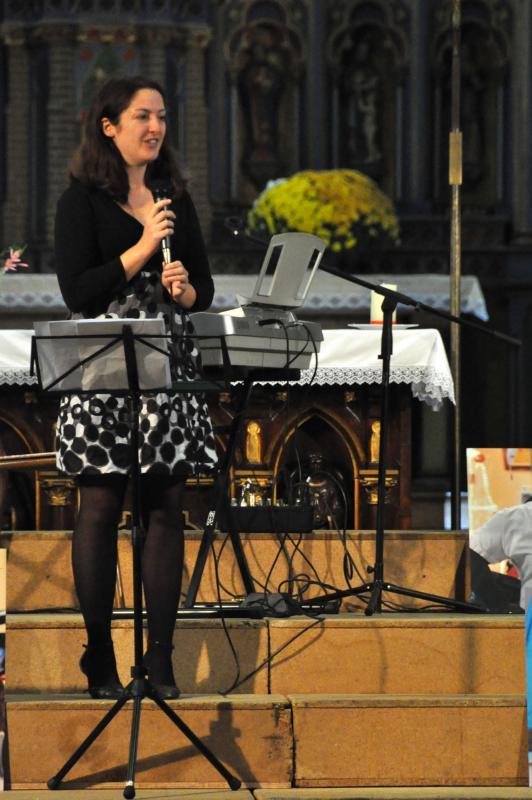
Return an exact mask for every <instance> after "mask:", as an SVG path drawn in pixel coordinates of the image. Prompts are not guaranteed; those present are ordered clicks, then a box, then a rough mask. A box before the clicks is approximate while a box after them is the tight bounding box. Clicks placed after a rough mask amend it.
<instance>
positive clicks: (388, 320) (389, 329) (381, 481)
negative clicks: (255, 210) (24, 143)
mask: <svg viewBox="0 0 532 800" xmlns="http://www.w3.org/2000/svg"><path fill="white" fill-rule="evenodd" d="M238 222H239V223H240V224H237V223H238ZM227 227H229V228H230V230H231V231H232V233H233V235H234V236H237V235H239V234H240V233H242V232H243V223H242V220H235V218H229V219H228V220H227ZM249 238H250V239H252V240H254V241H257V242H259V241H260V240H259V239H258V238H256V237H249ZM260 243H261V244H262V245H264V242H262V241H261V242H260ZM319 269H321V270H322V271H323V272H328V273H330V274H331V275H335V276H336V277H338V278H343V279H344V280H347V281H349V282H350V283H356V284H358V285H360V286H364V287H366V288H367V289H371V290H372V291H374V292H376V293H377V294H380V295H382V297H383V302H382V312H383V323H382V336H381V353H380V356H379V358H380V359H382V381H381V437H380V443H379V470H378V477H377V515H376V530H375V563H374V565H373V566H372V567H368V572H369V573H370V574H372V575H373V576H374V577H373V581H367V582H365V583H363V584H361V585H360V586H358V587H352V588H349V589H344V590H340V591H337V592H328V593H326V594H322V595H319V596H317V597H312V598H310V599H309V600H307V605H309V606H313V605H316V606H320V605H322V604H323V603H324V602H331V601H334V600H341V599H342V598H344V597H352V596H356V595H359V594H367V593H368V592H370V599H369V602H368V605H367V607H366V609H365V614H366V615H367V616H371V615H373V614H374V613H376V612H379V613H380V612H381V611H382V594H383V592H385V591H386V592H391V593H394V594H399V595H404V596H407V597H413V598H416V599H420V600H426V601H428V602H430V603H435V604H438V605H443V606H446V607H447V608H450V609H453V610H455V611H463V612H467V613H483V611H484V609H482V608H480V606H477V605H474V604H472V603H467V602H465V601H463V600H454V599H452V598H449V597H440V596H439V595H434V594H428V593H427V592H420V591H417V590H415V589H407V588H405V587H402V586H397V585H395V584H392V583H388V582H387V581H385V579H384V513H385V505H386V459H387V448H388V428H389V409H390V398H389V382H390V359H391V356H392V352H393V323H392V319H393V312H394V311H395V309H396V307H397V304H398V303H402V304H403V305H407V306H412V307H413V308H414V309H415V310H416V311H420V310H424V311H427V312H428V313H429V314H433V315H435V316H438V317H442V318H443V319H446V320H448V321H450V322H453V323H457V324H458V325H466V326H467V327H470V328H475V329H477V330H481V331H483V332H484V333H487V334H488V335H490V336H493V337H495V338H497V339H500V340H502V341H504V342H506V343H507V344H511V345H512V346H514V347H520V346H521V341H520V340H519V339H516V338H514V337H513V336H509V335H508V334H505V333H501V332H500V331H496V330H493V329H491V328H489V327H487V326H485V325H482V324H480V323H479V322H476V321H474V320H468V319H464V318H463V317H462V316H456V315H454V314H449V313H447V312H446V311H440V310H439V309H435V308H432V307H431V306H429V305H427V304H426V303H422V302H420V301H418V300H415V299H414V298H413V297H409V296H408V295H406V294H403V293H402V292H396V291H393V290H392V289H388V288H386V287H384V286H380V285H378V284H375V283H371V282H370V281H366V280H363V279H362V278H358V277H354V276H353V275H348V274H346V273H345V272H342V271H340V270H338V269H335V268H334V267H330V266H328V265H326V264H324V263H323V260H322V262H321V263H320V266H319ZM457 402H459V398H457Z"/></svg>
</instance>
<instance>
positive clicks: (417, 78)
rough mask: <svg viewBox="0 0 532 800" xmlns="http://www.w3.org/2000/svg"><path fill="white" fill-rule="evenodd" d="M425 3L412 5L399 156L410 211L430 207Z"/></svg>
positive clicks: (427, 47) (428, 53) (428, 56)
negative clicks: (406, 101)
mask: <svg viewBox="0 0 532 800" xmlns="http://www.w3.org/2000/svg"><path fill="white" fill-rule="evenodd" d="M429 11H430V9H429V8H428V4H427V3H426V2H424V0H414V2H413V3H412V28H411V42H412V44H411V51H410V52H411V61H410V73H409V78H408V84H407V86H408V94H409V97H410V103H409V117H408V123H407V126H406V128H407V131H408V133H407V137H406V138H407V142H406V148H404V150H403V152H402V153H399V154H398V157H399V158H401V159H404V166H405V170H406V176H405V177H406V180H405V197H404V200H405V203H406V204H407V206H408V207H410V208H412V210H414V211H417V212H420V211H426V210H428V208H429V207H430V199H431V198H430V187H431V184H432V175H431V174H430V155H429V151H428V143H429V142H430V139H431V137H430V136H428V135H427V133H428V128H427V126H428V124H429V123H428V120H429V119H430V114H429V113H428V106H429V77H430V70H429V68H428V65H429V64H430V48H429V19H428V12H429Z"/></svg>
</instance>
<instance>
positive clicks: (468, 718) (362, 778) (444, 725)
mask: <svg viewBox="0 0 532 800" xmlns="http://www.w3.org/2000/svg"><path fill="white" fill-rule="evenodd" d="M171 706H172V708H174V709H175V711H176V713H178V714H179V715H180V716H182V718H183V720H184V722H186V724H188V725H189V726H190V727H191V728H192V730H193V731H194V732H195V733H196V734H197V735H198V736H199V737H200V738H201V739H202V740H203V741H204V743H205V744H206V745H207V746H208V747H210V748H211V749H212V750H213V751H214V752H215V753H216V755H217V756H218V757H219V758H220V759H221V760H222V761H223V763H224V764H225V765H226V766H227V767H228V768H229V769H230V770H231V771H232V772H233V773H234V774H236V775H237V776H238V777H240V778H241V779H242V780H243V782H244V787H247V788H252V787H260V788H263V789H267V788H270V789H271V788H277V789H289V788H291V787H296V788H309V789H310V788H312V789H313V790H316V789H319V788H321V789H324V790H325V789H326V790H327V791H330V790H331V788H333V787H355V786H359V787H370V786H375V787H379V786H380V787H385V786H386V787H405V786H409V787H413V786H426V787H437V786H445V787H449V786H455V787H464V786H474V787H480V786H483V785H484V786H486V787H496V786H499V787H517V786H520V785H522V786H524V785H525V784H526V783H527V779H528V764H527V744H526V742H527V736H526V707H525V698H524V697H520V696H506V697H502V696H498V697H487V696H484V697H472V696H466V695H455V696H449V697H428V696H419V695H418V696H410V697H405V696H389V697H384V696H382V695H369V696H368V695H367V696H362V695H328V696H327V695H314V696H309V695H307V696H305V695H292V696H289V697H287V698H285V697H282V696H278V695H269V696H267V697H256V696H255V697H250V696H239V697H229V698H220V697H212V696H211V697H209V696H205V697H202V698H194V697H187V698H184V699H180V700H178V701H172V703H171ZM111 707H112V704H111V703H107V702H104V701H92V700H81V699H79V697H74V696H73V697H66V696H63V697H60V698H53V697H49V698H39V699H35V697H33V698H32V697H29V696H27V697H15V698H9V697H8V701H7V726H8V736H9V767H10V774H11V781H12V786H13V788H16V789H32V788H43V787H44V785H45V783H46V781H47V780H48V779H49V778H50V777H51V776H52V775H54V774H55V773H56V772H57V770H58V769H59V768H60V767H61V766H62V765H63V763H64V762H65V761H66V760H67V759H68V758H69V757H70V755H71V754H72V752H73V750H74V749H75V748H76V747H77V746H78V744H79V743H80V742H81V740H82V739H83V738H84V737H85V736H86V735H87V734H88V733H89V732H90V730H92V728H93V727H94V725H95V724H96V723H97V722H98V721H99V720H100V719H101V717H102V715H103V714H104V713H105V711H107V710H108V709H109V708H111ZM131 714H132V712H131V703H128V705H127V706H126V707H125V709H123V710H121V711H120V712H119V713H118V715H117V716H116V717H115V719H114V720H113V721H112V723H111V724H110V725H109V727H108V728H106V729H105V731H104V732H103V733H102V735H101V737H99V739H98V740H97V741H96V742H95V743H94V744H93V746H92V747H91V748H90V749H89V750H88V752H87V753H86V754H85V755H84V756H83V758H82V759H81V760H80V761H79V762H78V764H77V765H76V766H75V767H74V768H73V770H72V772H71V773H69V775H68V776H67V778H68V780H65V783H64V784H63V786H64V787H65V788H66V789H79V788H84V787H85V788H86V787H89V786H94V787H98V788H111V787H117V786H122V785H123V782H124V778H125V770H126V762H127V753H128V747H129V732H130V723H131ZM44 731H45V732H46V734H45V735H43V732H44ZM502 731H504V735H502V736H501V735H500V732H502ZM136 783H137V785H138V786H139V788H173V787H176V788H202V787H203V788H205V789H215V788H220V789H221V788H226V786H224V782H223V779H222V778H220V776H219V775H218V774H217V773H216V771H215V770H214V768H213V767H212V766H211V765H210V764H209V763H208V762H207V761H205V759H204V758H203V757H201V756H200V755H199V754H198V753H197V752H196V751H195V750H194V748H193V747H192V746H191V745H189V743H188V742H186V741H185V740H184V738H183V736H182V735H181V734H180V733H179V732H178V731H177V729H175V728H174V726H173V725H172V723H171V722H170V721H169V720H168V719H167V717H166V716H165V715H164V714H163V713H162V712H161V711H160V710H159V709H158V708H157V707H156V706H155V705H154V704H153V703H151V702H150V701H144V703H143V707H142V714H141V727H140V744H139V753H138V760H137V775H136ZM349 791H352V789H351V788H350V789H349ZM388 791H389V789H388ZM426 791H427V790H426ZM431 791H432V790H431ZM462 791H463V789H462ZM512 791H513V789H512ZM277 796H278V797H279V800H281V799H282V798H284V797H286V798H287V800H288V798H289V797H290V796H291V795H284V794H283V793H280V794H276V793H275V792H270V794H269V795H266V796H265V797H263V798H261V800H266V797H268V798H270V800H273V798H275V797H277ZM305 796H306V797H307V798H311V797H313V796H316V797H319V796H321V797H327V795H326V794H325V795H324V794H321V795H318V794H316V795H313V794H311V793H307V795H302V797H305ZM329 796H331V797H334V796H336V797H337V798H347V797H350V796H351V795H349V794H346V793H345V792H344V793H343V794H342V793H337V794H336V795H329ZM354 796H355V797H356V795H354ZM411 796H413V797H416V796H419V797H426V798H427V800H428V798H431V797H432V798H434V797H437V796H438V795H434V794H432V795H431V794H423V793H420V794H419V795H415V794H414V795H411ZM440 796H441V795H440ZM445 796H446V795H443V797H445ZM451 796H452V795H451ZM462 796H463V797H464V798H465V797H467V796H468V795H466V794H464V795H462ZM473 796H474V795H471V797H473ZM509 796H511V795H509ZM295 797H297V795H295ZM358 797H368V795H367V794H362V795H358ZM455 797H460V795H459V794H458V795H455ZM480 797H482V795H480ZM487 797H489V794H488V795H487ZM499 797H505V795H499Z"/></svg>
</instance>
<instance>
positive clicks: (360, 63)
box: [344, 41, 382, 164]
mask: <svg viewBox="0 0 532 800" xmlns="http://www.w3.org/2000/svg"><path fill="white" fill-rule="evenodd" d="M353 62H354V63H353V64H352V66H351V67H349V68H348V72H347V75H346V78H345V82H344V88H345V95H346V100H347V129H348V144H347V148H348V155H349V158H350V160H351V161H354V162H356V163H360V162H365V163H368V164H371V163H373V162H375V161H378V160H379V159H380V158H381V155H382V154H381V151H380V148H379V145H378V132H379V131H378V117H379V103H380V92H381V90H380V79H379V75H378V73H377V72H376V71H375V70H374V68H373V66H372V65H371V61H370V51H369V43H368V42H365V41H362V42H359V44H358V45H357V47H356V49H355V54H354V58H353Z"/></svg>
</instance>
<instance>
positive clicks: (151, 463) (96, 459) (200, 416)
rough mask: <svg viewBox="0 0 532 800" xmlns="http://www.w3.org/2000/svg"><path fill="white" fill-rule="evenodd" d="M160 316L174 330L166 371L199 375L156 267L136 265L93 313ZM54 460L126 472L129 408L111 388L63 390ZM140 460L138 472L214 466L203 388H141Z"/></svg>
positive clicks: (77, 470) (91, 471) (64, 468)
mask: <svg viewBox="0 0 532 800" xmlns="http://www.w3.org/2000/svg"><path fill="white" fill-rule="evenodd" d="M122 317H127V318H129V319H131V318H133V319H135V318H136V319H148V318H150V319H153V318H163V319H164V320H165V322H166V326H167V328H168V329H171V330H172V331H173V332H175V333H177V334H178V335H177V336H176V338H175V342H176V343H175V344H172V345H170V351H171V361H170V364H171V372H172V378H173V379H180V380H191V381H193V380H194V379H195V378H198V377H200V372H199V354H198V351H197V348H196V345H195V343H194V342H193V340H192V339H190V338H188V337H185V338H183V337H182V336H181V334H183V333H186V334H191V333H193V328H192V324H191V322H190V319H189V318H188V317H187V315H186V314H184V313H181V312H178V311H176V306H175V305H170V304H169V303H168V302H166V301H165V299H164V297H163V292H162V287H161V283H160V278H159V275H158V274H156V273H149V272H141V273H139V275H137V276H136V278H135V279H133V280H132V281H131V282H130V284H129V285H128V293H127V294H124V295H121V296H119V297H118V298H117V299H116V300H114V301H113V302H112V303H111V304H110V306H109V308H108V309H107V312H106V313H105V314H103V315H101V317H100V318H105V319H118V318H122ZM56 462H57V468H58V469H59V470H60V471H61V472H65V473H67V474H69V475H101V474H110V473H122V474H126V473H128V472H129V469H130V466H131V444H130V426H129V419H128V408H127V405H126V400H125V398H123V397H114V396H112V395H110V394H98V395H93V396H90V397H89V396H83V395H64V396H63V397H62V398H61V403H60V406H59V416H58V420H57V433H56ZM139 463H140V468H141V472H142V473H151V474H160V475H195V474H199V473H204V472H210V471H212V470H213V468H214V467H215V466H216V463H217V456H216V449H215V441H214V435H213V431H212V424H211V420H210V416H209V412H208V409H207V405H206V402H205V398H204V397H203V396H202V395H198V394H194V393H193V392H190V393H189V392H186V393H181V392H180V393H174V394H171V393H166V392H153V393H149V394H148V393H147V394H145V395H142V397H141V407H140V412H139Z"/></svg>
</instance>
